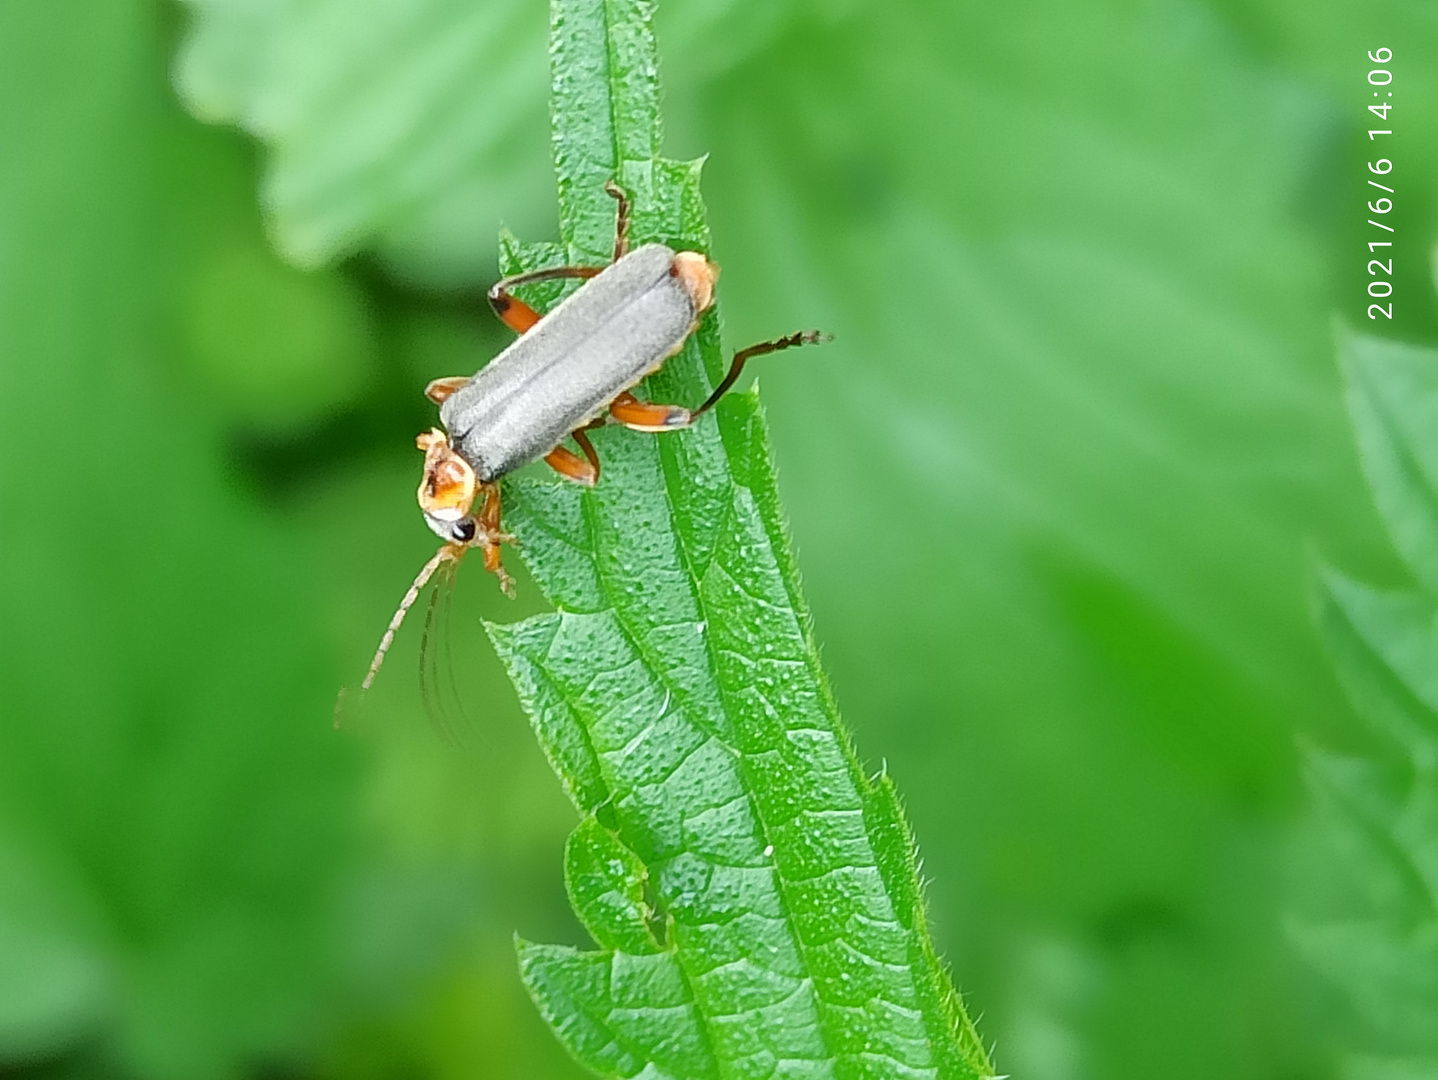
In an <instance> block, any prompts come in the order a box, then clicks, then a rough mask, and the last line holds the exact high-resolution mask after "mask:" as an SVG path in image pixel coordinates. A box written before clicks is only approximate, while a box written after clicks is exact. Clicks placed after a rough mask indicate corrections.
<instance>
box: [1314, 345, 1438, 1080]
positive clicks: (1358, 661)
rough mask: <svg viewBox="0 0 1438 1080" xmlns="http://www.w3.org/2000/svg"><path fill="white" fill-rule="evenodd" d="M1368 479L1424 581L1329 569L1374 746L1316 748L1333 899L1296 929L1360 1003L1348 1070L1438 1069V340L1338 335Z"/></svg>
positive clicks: (1325, 622)
mask: <svg viewBox="0 0 1438 1080" xmlns="http://www.w3.org/2000/svg"><path fill="white" fill-rule="evenodd" d="M1340 356H1341V359H1342V363H1343V368H1344V372H1345V374H1346V376H1347V378H1348V400H1349V406H1350V408H1351V411H1352V414H1353V422H1354V427H1355V429H1356V431H1357V435H1358V444H1359V449H1360V451H1361V455H1362V458H1363V464H1364V468H1365V470H1366V472H1367V475H1368V479H1369V483H1370V484H1371V485H1372V488H1373V493H1374V497H1375V499H1376V501H1377V503H1378V507H1379V509H1380V511H1381V512H1382V514H1383V517H1384V519H1385V521H1386V522H1387V524H1388V528H1389V531H1390V533H1391V535H1392V537H1393V540H1394V543H1395V544H1396V546H1397V547H1398V549H1399V551H1400V552H1401V553H1402V554H1403V556H1404V558H1405V559H1406V560H1407V561H1408V563H1409V565H1410V567H1411V568H1412V570H1413V572H1414V574H1415V575H1416V576H1417V577H1418V578H1419V579H1420V581H1421V582H1422V583H1423V585H1424V589H1423V591H1420V592H1402V593H1392V592H1379V591H1377V590H1375V589H1371V588H1368V587H1367V586H1364V585H1361V584H1359V583H1357V582H1355V581H1352V580H1351V579H1349V578H1347V577H1346V576H1344V575H1343V574H1340V573H1338V572H1337V571H1334V570H1330V569H1323V570H1321V572H1320V575H1319V583H1318V590H1317V591H1318V621H1319V625H1320V627H1321V629H1322V631H1323V634H1324V637H1325V639H1326V641H1327V644H1328V647H1329V651H1330V654H1331V655H1332V656H1333V659H1334V662H1335V664H1336V665H1337V667H1338V674H1339V677H1340V679H1341V681H1342V683H1343V685H1344V688H1345V689H1346V690H1347V692H1348V695H1349V697H1350V699H1351V700H1352V701H1353V704H1354V706H1355V707H1356V708H1357V710H1358V712H1359V714H1360V715H1361V716H1362V717H1363V718H1364V720H1365V721H1367V723H1368V724H1369V726H1370V727H1371V728H1372V731H1373V734H1374V735H1375V736H1376V738H1377V740H1378V744H1379V750H1378V752H1376V753H1375V754H1372V755H1370V756H1369V757H1367V758H1354V757H1341V756H1338V755H1335V754H1332V753H1328V752H1324V751H1319V750H1311V751H1309V753H1308V755H1307V756H1308V775H1309V781H1310V785H1311V787H1312V790H1313V792H1314V796H1315V804H1316V815H1315V817H1316V823H1317V826H1318V830H1319V832H1320V835H1321V839H1322V841H1323V846H1324V852H1325V861H1324V864H1323V873H1322V875H1321V879H1322V880H1321V887H1322V888H1323V890H1324V891H1325V892H1326V893H1327V894H1328V895H1329V897H1330V904H1329V907H1330V909H1331V910H1329V911H1327V912H1326V913H1324V914H1323V915H1311V916H1309V917H1307V918H1305V919H1302V920H1299V921H1297V922H1296V923H1295V924H1294V925H1293V926H1292V927H1291V936H1292V939H1293V941H1294V944H1295V945H1296V947H1297V948H1298V950H1299V951H1300V952H1301V953H1302V954H1303V956H1304V957H1305V958H1306V959H1307V960H1308V961H1309V962H1310V963H1311V964H1312V965H1313V966H1314V967H1315V968H1316V969H1317V970H1318V971H1320V972H1321V973H1323V974H1324V975H1325V976H1326V977H1327V978H1328V979H1329V980H1330V981H1332V982H1333V983H1334V984H1335V985H1336V986H1337V987H1339V988H1340V989H1341V991H1342V993H1343V995H1344V996H1345V997H1346V998H1347V1000H1348V1001H1349V1003H1350V1005H1351V1007H1352V1015H1353V1018H1354V1020H1353V1024H1352V1029H1353V1030H1352V1031H1351V1032H1350V1033H1349V1034H1348V1035H1347V1037H1346V1041H1347V1043H1348V1049H1349V1051H1350V1062H1349V1066H1348V1070H1347V1071H1348V1072H1349V1074H1350V1075H1352V1076H1365V1077H1367V1076H1375V1077H1376V1076H1422V1075H1432V1074H1434V1073H1435V1072H1438V604H1435V602H1434V600H1433V595H1432V590H1433V588H1434V586H1435V583H1438V503H1435V490H1438V489H1435V486H1434V480H1435V478H1438V440H1435V438H1434V436H1433V434H1432V423H1433V421H1434V420H1438V412H1435V409H1438V353H1433V352H1431V351H1429V350H1424V349H1418V348H1412V347H1409V346H1404V345H1401V344H1395V343H1391V342H1385V341H1379V340H1377V339H1371V338H1362V337H1356V336H1350V337H1345V338H1344V339H1343V340H1342V341H1341V342H1340Z"/></svg>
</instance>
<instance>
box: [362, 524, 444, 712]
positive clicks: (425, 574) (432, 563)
mask: <svg viewBox="0 0 1438 1080" xmlns="http://www.w3.org/2000/svg"><path fill="white" fill-rule="evenodd" d="M463 554H464V548H462V547H458V546H457V545H455V544H445V545H444V547H442V548H440V549H439V550H438V551H436V552H435V553H434V556H433V557H432V558H431V559H430V560H429V562H427V563H425V564H424V567H423V568H422V569H421V570H420V572H419V576H418V577H416V578H415V579H414V584H413V585H411V586H410V587H409V592H407V593H405V594H404V599H403V600H401V601H400V602H399V610H398V611H396V612H395V613H394V618H392V619H390V621H389V627H388V628H387V629H386V630H385V632H384V637H382V638H380V639H379V648H378V649H376V650H375V654H374V659H373V660H371V661H370V665H369V673H368V674H367V675H365V677H364V682H362V683H360V693H361V694H363V693H364V692H365V691H366V690H368V689H369V688H370V683H372V682H374V677H375V676H376V675H378V674H379V666H380V665H381V664H383V663H384V654H385V653H387V652H389V647H390V645H391V644H393V643H394V635H395V634H396V633H397V632H398V630H399V626H400V623H402V622H404V617H405V615H406V614H407V613H408V612H409V609H410V608H411V607H412V606H413V605H414V602H415V601H416V600H418V599H419V594H420V590H421V589H423V588H424V587H425V585H426V584H427V583H428V582H429V579H430V578H431V577H432V576H433V575H434V572H435V571H436V570H438V569H439V567H440V564H441V563H443V562H445V561H446V560H448V559H458V558H459V557H460V556H461V555H463Z"/></svg>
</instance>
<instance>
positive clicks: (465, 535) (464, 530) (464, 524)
mask: <svg viewBox="0 0 1438 1080" xmlns="http://www.w3.org/2000/svg"><path fill="white" fill-rule="evenodd" d="M451 531H452V533H453V535H454V538H455V540H456V541H458V542H459V543H461V544H467V543H469V542H470V541H471V540H473V539H474V518H464V519H462V520H460V521H456V522H455V523H454V528H453V530H451Z"/></svg>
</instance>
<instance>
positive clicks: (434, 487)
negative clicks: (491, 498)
mask: <svg viewBox="0 0 1438 1080" xmlns="http://www.w3.org/2000/svg"><path fill="white" fill-rule="evenodd" d="M415 445H416V446H418V447H419V448H420V449H421V450H423V451H424V478H423V479H422V480H420V482H419V491H418V492H416V497H417V498H418V499H419V508H420V509H421V510H423V511H424V516H425V520H426V521H428V522H429V523H430V528H432V529H434V530H435V532H437V533H439V535H440V536H441V537H443V538H444V539H446V540H454V541H456V542H460V543H463V542H464V541H465V540H468V539H472V538H473V535H474V533H473V527H474V526H473V523H472V522H470V523H469V524H470V536H469V537H460V536H452V535H450V533H451V532H452V531H453V530H452V529H449V530H445V531H442V530H441V529H440V528H437V527H436V526H437V525H444V526H462V525H463V524H464V523H465V522H466V519H468V518H469V511H470V508H471V507H472V506H473V505H474V495H475V492H476V491H477V490H478V488H479V482H478V481H477V480H476V479H475V475H474V469H472V468H471V467H470V464H469V462H467V461H465V460H464V458H462V457H460V456H459V454H458V453H456V452H455V449H454V447H452V446H450V444H449V436H447V435H446V434H445V433H444V432H442V431H440V430H439V428H431V429H430V430H429V431H426V432H424V433H423V434H421V435H419V436H418V437H417V438H416V439H415Z"/></svg>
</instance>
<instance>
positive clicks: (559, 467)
mask: <svg viewBox="0 0 1438 1080" xmlns="http://www.w3.org/2000/svg"><path fill="white" fill-rule="evenodd" d="M603 423H604V421H603V420H594V421H591V422H590V423H588V424H586V425H584V427H582V428H577V429H575V430H574V431H571V432H570V433H569V434H570V436H571V437H572V438H573V439H574V441H575V442H577V443H578V444H579V449H581V450H583V451H584V456H583V457H580V456H579V455H578V454H576V453H574V451H572V450H570V449H569V448H568V447H567V446H556V447H555V448H554V449H553V450H551V451H550V452H549V453H547V454H545V455H544V462H545V464H546V465H548V466H549V467H550V468H551V469H553V470H554V471H555V472H557V473H558V474H559V475H560V476H564V477H567V478H568V479H570V480H573V481H574V482H575V483H578V484H583V485H584V486H585V487H593V486H594V485H595V484H597V483H598V482H599V455H598V454H596V453H595V452H594V444H593V443H592V442H590V441H589V436H588V435H587V434H585V431H586V430H587V429H588V428H592V427H599V426H601V425H602V424H603Z"/></svg>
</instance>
